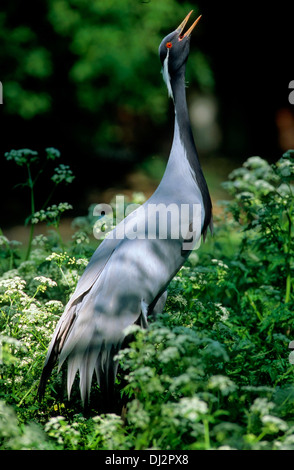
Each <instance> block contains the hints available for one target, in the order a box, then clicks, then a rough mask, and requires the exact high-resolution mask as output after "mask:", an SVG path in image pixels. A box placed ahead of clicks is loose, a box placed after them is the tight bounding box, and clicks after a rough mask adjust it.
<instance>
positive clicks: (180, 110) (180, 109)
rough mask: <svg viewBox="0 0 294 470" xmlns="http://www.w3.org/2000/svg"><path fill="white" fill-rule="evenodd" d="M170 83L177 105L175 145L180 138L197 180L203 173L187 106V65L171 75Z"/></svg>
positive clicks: (188, 162)
mask: <svg viewBox="0 0 294 470" xmlns="http://www.w3.org/2000/svg"><path fill="white" fill-rule="evenodd" d="M170 83H171V88H172V93H173V100H174V107H175V132H174V141H173V146H174V145H178V140H180V142H181V145H182V147H183V149H184V153H185V157H186V159H187V165H189V166H190V169H191V171H192V173H193V174H194V175H195V178H196V180H198V179H199V178H203V174H202V171H201V167H200V163H199V159H198V154H197V150H196V145H195V142H194V137H193V133H192V129H191V123H190V117H189V112H188V106H187V100H186V86H185V66H183V67H182V68H181V69H180V70H179V71H178V72H177V74H175V75H174V76H173V77H171V81H170ZM178 157H179V156H178Z"/></svg>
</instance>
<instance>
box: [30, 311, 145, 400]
mask: <svg viewBox="0 0 294 470" xmlns="http://www.w3.org/2000/svg"><path fill="white" fill-rule="evenodd" d="M74 317H75V318H72V319H71V321H70V322H68V325H67V328H65V325H64V324H63V325H62V328H60V329H59V331H58V332H57V333H56V334H55V335H54V337H53V339H52V342H51V345H50V347H49V351H48V356H47V359H46V362H45V365H44V368H43V372H42V375H41V379H40V384H39V389H38V396H39V398H40V399H41V398H42V397H43V396H44V393H45V388H46V383H47V381H48V379H49V377H50V374H51V372H52V370H53V368H54V366H55V364H56V363H57V361H58V371H59V370H60V369H61V367H62V365H63V364H64V362H66V361H67V365H68V369H67V394H68V398H70V395H71V390H72V386H73V383H74V380H75V377H76V375H77V373H79V381H80V383H79V387H80V394H81V399H82V402H83V403H84V404H85V402H86V401H87V400H89V397H90V390H91V384H92V379H93V375H94V372H95V375H96V377H97V382H98V384H99V386H100V389H101V392H102V395H103V396H104V397H105V401H109V402H111V399H112V396H113V393H114V384H115V378H116V375H117V370H118V361H117V360H116V359H115V356H116V355H117V353H118V352H119V350H120V349H121V347H122V346H124V345H125V342H127V338H126V337H125V335H124V334H123V332H121V334H118V332H116V334H115V335H114V337H113V338H109V339H108V340H106V339H105V337H103V335H102V334H101V329H100V331H97V329H96V330H95V331H94V332H92V334H91V333H90V328H89V325H87V327H86V328H85V329H84V330H83V332H82V334H79V329H76V326H77V324H76V320H77V317H76V316H74ZM133 321H134V319H133ZM134 323H136V324H139V325H140V326H141V327H142V328H147V317H146V312H141V313H140V315H139V317H138V318H137V320H136V321H135V322H134ZM100 328H101V327H100ZM66 330H67V335H66Z"/></svg>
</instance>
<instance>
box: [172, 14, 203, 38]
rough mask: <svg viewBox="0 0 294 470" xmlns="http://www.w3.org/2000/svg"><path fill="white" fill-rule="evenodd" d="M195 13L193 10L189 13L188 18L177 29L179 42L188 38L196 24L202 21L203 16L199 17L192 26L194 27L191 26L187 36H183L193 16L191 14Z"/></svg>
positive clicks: (186, 33)
mask: <svg viewBox="0 0 294 470" xmlns="http://www.w3.org/2000/svg"><path fill="white" fill-rule="evenodd" d="M192 13H193V10H191V11H190V13H188V15H187V16H186V18H185V19H184V20H183V21H182V23H181V24H180V26H178V27H177V29H176V31H177V32H178V33H179V40H180V41H181V40H182V39H184V38H188V37H189V36H190V35H191V33H192V31H193V29H194V28H195V26H196V24H197V23H198V21H199V20H200V18H201V16H202V15H200V16H198V18H197V20H195V21H194V23H193V24H192V26H190V28H189V29H188V31H186V32H185V34H182V33H183V30H184V28H185V26H186V24H187V22H188V20H189V18H190V16H191V14H192Z"/></svg>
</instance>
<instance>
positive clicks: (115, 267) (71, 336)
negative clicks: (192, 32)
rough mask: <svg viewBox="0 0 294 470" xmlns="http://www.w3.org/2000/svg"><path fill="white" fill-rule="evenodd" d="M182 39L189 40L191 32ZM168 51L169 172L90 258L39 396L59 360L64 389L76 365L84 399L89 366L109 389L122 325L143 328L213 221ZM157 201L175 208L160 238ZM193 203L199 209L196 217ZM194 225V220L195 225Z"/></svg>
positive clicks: (181, 71) (181, 86)
mask: <svg viewBox="0 0 294 470" xmlns="http://www.w3.org/2000/svg"><path fill="white" fill-rule="evenodd" d="M189 16H190V14H189V15H188V16H187V17H186V19H185V20H184V22H183V23H182V24H181V25H180V27H179V28H178V29H177V30H176V31H175V32H174V33H171V35H169V36H167V38H165V39H164V41H163V43H162V44H161V46H160V55H161V56H162V54H164V51H163V52H162V50H161V48H162V47H165V41H167V42H166V44H172V43H171V42H170V41H171V40H173V41H175V40H178V41H182V40H183V38H185V36H183V37H181V39H180V33H181V32H182V30H183V28H184V26H185V24H186V22H187V19H188V17H189ZM195 23H196V22H195ZM190 29H191V28H190ZM186 35H187V33H186ZM178 38H179V39H178ZM186 39H187V41H188V42H189V34H188V35H187V38H186ZM183 42H184V41H183ZM167 50H168V52H167V54H166V56H165V57H161V60H162V63H163V67H164V75H165V77H164V78H165V80H166V81H167V85H168V88H169V91H170V94H171V95H172V97H173V100H174V104H175V121H174V139H173V144H172V149H171V152H170V156H169V160H168V164H167V167H166V171H165V173H164V176H163V178H162V180H161V182H160V184H159V186H158V188H157V190H156V191H155V192H154V194H153V195H152V196H151V197H150V199H148V201H146V202H145V203H144V204H143V205H142V206H141V207H140V208H138V209H136V211H134V212H132V213H131V214H130V215H129V216H128V217H127V218H126V219H124V220H123V221H122V222H121V223H120V224H119V225H117V227H116V228H115V229H114V230H113V231H112V232H111V233H110V234H108V236H107V237H106V238H105V239H104V240H103V242H102V243H101V244H100V246H99V247H98V248H97V250H96V252H95V253H94V255H93V256H92V258H91V260H90V262H89V264H88V266H87V267H86V269H85V271H84V273H83V275H82V276H81V278H80V280H79V282H78V284H77V287H76V290H75V292H74V294H73V295H72V297H71V299H70V300H69V302H68V304H67V306H66V308H65V311H64V313H63V315H62V317H61V318H60V321H59V323H58V324H57V326H56V329H55V333H54V336H53V338H52V341H51V344H50V346H49V350H48V354H47V358H46V362H45V365H44V369H43V374H42V377H41V382H40V388H39V390H40V394H43V393H44V388H45V384H46V381H47V378H48V377H49V375H50V373H51V370H52V368H53V367H54V365H55V363H56V362H57V361H58V360H59V366H61V365H62V364H63V362H64V361H65V360H67V361H68V394H70V390H71V387H72V383H73V380H74V378H75V376H76V373H77V372H78V371H79V376H80V391H81V396H82V399H83V400H85V398H86V397H87V396H89V393H90V387H91V381H92V377H93V373H94V371H95V372H96V376H97V379H98V382H99V383H100V385H101V387H102V389H104V391H105V393H106V394H107V393H108V391H109V390H110V389H111V387H113V384H114V380H115V376H116V372H117V362H116V361H115V360H114V356H115V355H116V353H117V352H118V351H119V349H120V348H121V346H122V344H123V342H124V339H125V334H124V330H125V328H126V327H128V326H130V325H132V324H135V323H136V324H139V325H141V326H142V327H147V322H148V317H149V316H150V315H152V313H156V312H158V311H162V309H163V307H164V304H165V299H166V289H167V286H168V284H169V283H170V281H171V279H172V278H173V277H174V275H175V274H176V273H177V271H178V270H179V269H180V267H181V266H182V265H183V263H184V262H185V261H186V259H187V257H188V255H189V253H190V251H191V249H192V248H191V247H190V245H188V248H187V249H183V246H184V244H185V243H186V242H187V241H189V239H190V238H191V233H194V234H195V233H196V238H195V237H194V239H193V242H192V245H195V243H197V241H198V239H199V238H200V237H201V234H202V235H204V236H205V234H206V231H207V228H208V226H209V225H210V224H211V221H212V215H211V201H210V196H209V192H208V189H207V185H206V182H205V179H204V176H203V174H202V171H201V167H200V163H199V160H198V156H197V151H196V147H195V143H194V139H193V135H192V131H191V127H190V121H189V115H188V109H187V104H186V98H185V63H186V60H187V58H186V59H185V60H184V62H183V64H182V65H181V66H180V67H179V68H178V69H176V70H175V73H173V70H172V69H171V68H170V67H169V64H168V63H167V61H168V59H169V52H170V49H169V48H167ZM187 57H188V54H187ZM165 61H166V62H165ZM159 205H161V206H162V207H165V208H170V209H171V210H172V209H173V208H174V209H175V208H178V209H179V211H178V212H177V211H176V216H175V218H174V219H172V218H168V217H167V218H166V227H165V230H166V233H165V235H166V236H165V237H164V236H163V237H161V236H159V228H158V224H155V228H154V227H153V229H154V230H153V231H150V226H151V222H150V220H152V224H153V225H154V221H157V222H158V217H157V214H158V208H159ZM183 206H185V207H188V211H187V212H185V214H186V218H185V224H184V225H183V227H184V229H183V230H182V225H181V207H183ZM193 207H198V208H199V209H200V210H199V211H198V212H197V214H198V219H197V220H195V215H194V212H193ZM156 217H157V218H156ZM177 220H178V221H179V227H178V232H176V234H174V232H173V230H174V227H173V223H174V222H175V221H177ZM195 224H196V225H197V224H198V226H199V230H198V231H197V230H196V226H195ZM122 234H123V236H122ZM192 238H193V237H192Z"/></svg>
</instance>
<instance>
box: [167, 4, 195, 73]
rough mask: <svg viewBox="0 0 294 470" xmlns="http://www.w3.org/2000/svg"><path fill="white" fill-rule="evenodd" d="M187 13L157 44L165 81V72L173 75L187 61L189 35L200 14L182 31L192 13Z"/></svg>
mask: <svg viewBox="0 0 294 470" xmlns="http://www.w3.org/2000/svg"><path fill="white" fill-rule="evenodd" d="M192 12H193V10H192V11H190V13H188V15H187V16H186V18H185V19H184V20H183V21H182V23H181V24H180V25H179V26H178V27H177V29H176V30H175V31H173V32H172V33H170V34H168V35H167V36H166V37H165V38H164V39H163V40H162V41H161V44H160V46H159V57H160V60H161V63H162V66H163V76H164V79H165V81H166V82H167V74H169V77H173V75H175V74H176V72H177V71H178V70H179V69H181V67H182V66H183V65H184V64H185V63H186V62H187V59H188V56H189V52H190V37H191V33H192V31H193V29H194V28H195V26H196V24H197V23H198V21H199V20H200V18H201V16H199V17H198V18H197V20H195V21H194V23H193V24H192V26H191V27H190V28H189V29H188V30H187V31H186V32H185V33H184V28H185V26H186V24H187V22H188V20H189V18H190V16H191V14H192Z"/></svg>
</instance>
